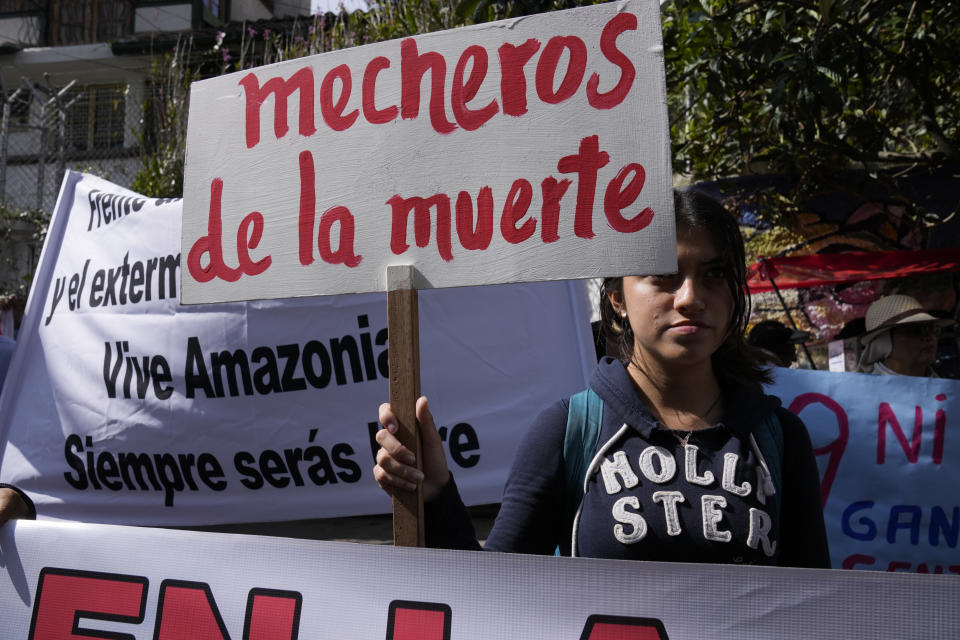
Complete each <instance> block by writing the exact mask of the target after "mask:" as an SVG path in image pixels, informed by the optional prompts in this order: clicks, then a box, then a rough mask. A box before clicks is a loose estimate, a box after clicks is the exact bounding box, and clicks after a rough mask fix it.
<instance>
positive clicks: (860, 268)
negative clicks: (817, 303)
mask: <svg viewBox="0 0 960 640" xmlns="http://www.w3.org/2000/svg"><path fill="white" fill-rule="evenodd" d="M951 271H960V248H953V247H951V248H945V249H918V250H915V251H850V252H846V253H826V254H815V255H809V256H783V257H779V258H761V259H760V260H758V261H757V262H755V263H753V264H752V265H750V267H749V268H748V269H747V288H748V289H749V290H750V293H761V292H763V291H773V289H774V286H773V282H771V278H772V279H773V281H774V282H776V286H777V288H779V289H791V288H796V287H816V286H821V285H837V284H845V283H849V282H859V281H861V280H881V279H885V278H904V277H907V276H917V275H924V274H931V273H943V272H951Z"/></svg>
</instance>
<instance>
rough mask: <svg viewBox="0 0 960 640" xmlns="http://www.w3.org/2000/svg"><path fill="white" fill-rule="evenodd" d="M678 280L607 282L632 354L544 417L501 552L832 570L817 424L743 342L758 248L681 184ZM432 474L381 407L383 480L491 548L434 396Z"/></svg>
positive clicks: (473, 545)
mask: <svg viewBox="0 0 960 640" xmlns="http://www.w3.org/2000/svg"><path fill="white" fill-rule="evenodd" d="M674 203H675V209H676V221H677V257H678V269H677V272H676V273H671V274H662V275H655V276H630V277H623V278H607V279H606V280H605V281H604V283H603V295H602V296H601V316H602V322H603V325H604V331H605V334H606V335H607V337H608V340H610V339H613V340H616V341H617V343H618V344H619V345H620V347H621V350H620V352H621V353H622V354H623V355H622V357H621V358H620V359H616V358H604V359H603V360H601V362H600V363H599V365H598V367H597V369H596V371H595V372H594V374H593V378H592V380H591V383H590V389H591V392H586V393H583V394H577V395H575V396H573V397H572V398H570V399H567V400H562V401H560V402H558V403H557V404H555V405H554V406H552V407H550V408H548V409H547V410H545V411H544V412H543V413H541V414H540V416H539V417H538V418H537V419H536V420H535V422H534V423H533V425H532V426H531V427H530V429H529V430H528V432H527V433H526V435H525V437H524V439H523V442H522V444H521V445H520V448H519V450H518V452H517V456H516V459H515V460H514V463H513V467H512V469H511V470H510V475H509V477H508V479H507V484H506V487H505V489H504V494H503V501H502V504H501V508H500V513H499V515H498V517H497V520H496V523H495V525H494V527H493V530H492V531H491V533H490V536H489V538H488V539H487V542H486V546H485V548H486V549H490V550H495V551H514V552H522V553H554V552H555V550H556V549H560V550H561V551H562V552H563V553H564V554H565V555H579V556H590V557H601V558H618V559H637V560H658V561H681V562H720V563H738V564H740V563H742V564H767V565H784V566H799V567H829V565H830V559H829V555H828V551H827V540H826V533H825V530H824V524H823V513H822V510H821V506H820V484H819V474H818V471H817V466H816V462H815V460H814V456H813V451H812V447H811V444H810V438H809V436H808V435H807V432H806V429H805V427H804V425H803V423H802V422H801V421H800V420H799V419H798V418H797V417H796V416H795V415H793V414H791V413H790V412H789V411H787V410H786V409H783V408H782V407H781V406H780V401H779V399H777V398H775V397H772V396H768V395H765V394H764V392H763V390H762V388H761V386H760V384H761V383H762V382H767V381H769V377H768V376H769V373H768V371H766V370H765V369H763V368H762V367H761V365H760V364H759V361H758V360H756V359H755V358H754V355H753V351H752V350H751V349H750V347H748V346H747V345H746V343H745V341H744V339H743V329H744V326H745V324H746V320H747V315H748V313H749V312H748V302H747V298H746V293H745V291H746V287H745V269H744V250H743V240H742V238H741V236H740V230H739V228H738V227H737V224H736V222H735V220H734V219H733V218H732V217H731V216H730V215H729V214H728V213H727V212H726V211H725V210H724V209H723V207H722V206H721V205H720V204H719V203H718V202H716V201H715V200H713V199H712V198H710V197H708V196H706V195H704V194H702V193H699V192H696V191H683V192H677V193H676V194H675V198H674ZM416 410H417V417H418V420H419V421H420V424H421V430H422V439H423V473H422V474H421V473H420V472H418V471H417V470H416V468H415V466H414V459H413V456H412V454H411V453H410V452H409V451H408V450H407V449H405V448H404V447H403V446H402V445H401V444H400V443H399V441H398V440H397V438H396V437H394V435H393V434H394V433H395V432H396V430H397V426H396V419H395V417H394V415H393V413H392V411H391V409H390V405H389V404H384V405H382V406H381V407H380V416H379V417H380V423H381V424H382V425H384V427H385V428H383V429H381V430H380V431H379V432H378V434H377V441H378V442H379V443H380V445H381V449H380V451H379V454H378V456H377V465H376V467H375V468H374V476H375V478H376V480H377V483H378V484H379V485H380V487H381V488H383V489H384V490H385V491H387V492H388V493H393V492H395V491H407V490H411V489H414V488H415V486H416V485H415V483H416V482H422V483H423V489H424V500H425V502H426V539H427V545H428V546H433V547H446V548H460V549H479V548H480V546H479V544H478V542H477V540H476V536H475V534H474V529H473V525H472V522H471V521H470V518H469V514H468V513H467V510H466V508H465V507H464V506H463V503H462V501H461V500H460V497H459V494H458V493H457V489H456V485H455V483H454V481H453V477H452V476H451V475H450V472H449V471H448V469H447V463H446V459H445V457H444V453H443V448H442V445H441V441H440V437H439V435H438V434H437V431H436V428H435V426H434V421H433V417H432V416H431V415H430V411H429V408H428V406H427V400H426V398H420V399H419V401H418V402H417V408H416Z"/></svg>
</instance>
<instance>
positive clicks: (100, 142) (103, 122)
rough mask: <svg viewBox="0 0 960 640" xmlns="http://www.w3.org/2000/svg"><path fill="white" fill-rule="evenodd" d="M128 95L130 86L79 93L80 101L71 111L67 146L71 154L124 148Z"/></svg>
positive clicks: (98, 87) (96, 87)
mask: <svg viewBox="0 0 960 640" xmlns="http://www.w3.org/2000/svg"><path fill="white" fill-rule="evenodd" d="M126 91H127V86H126V85H122V84H107V85H88V86H86V87H82V88H80V89H77V91H76V93H78V94H80V97H79V99H77V101H76V102H74V103H73V104H72V105H71V106H70V108H69V109H68V110H67V122H66V125H67V126H66V139H65V141H64V142H65V143H66V150H67V152H68V153H90V152H94V151H105V150H114V149H122V148H123V142H124V123H125V122H126ZM68 100H69V98H68Z"/></svg>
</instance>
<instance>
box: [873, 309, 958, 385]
mask: <svg viewBox="0 0 960 640" xmlns="http://www.w3.org/2000/svg"><path fill="white" fill-rule="evenodd" d="M865 321H866V330H867V332H866V333H865V334H863V336H861V338H860V343H861V344H862V345H863V346H864V350H863V353H862V354H861V356H860V364H859V366H858V371H862V372H864V373H874V374H878V375H901V376H927V377H937V374H936V372H934V370H933V368H932V367H933V363H934V362H936V360H937V336H938V335H939V334H940V330H941V329H942V328H943V327H947V326H950V325H952V324H954V321H953V320H947V319H944V318H937V317H936V316H933V315H931V314H930V313H928V312H927V311H926V310H925V309H924V308H923V307H922V306H921V305H920V303H919V302H917V300H916V299H915V298H911V297H910V296H904V295H892V296H886V297H883V298H880V299H878V300H876V301H875V302H874V303H873V304H871V305H870V307H869V308H868V309H867V315H866V318H865Z"/></svg>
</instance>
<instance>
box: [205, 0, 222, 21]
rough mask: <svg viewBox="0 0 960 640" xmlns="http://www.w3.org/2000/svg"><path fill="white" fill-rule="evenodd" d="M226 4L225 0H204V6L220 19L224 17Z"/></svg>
mask: <svg viewBox="0 0 960 640" xmlns="http://www.w3.org/2000/svg"><path fill="white" fill-rule="evenodd" d="M225 4H226V1H225V0H203V6H204V7H206V8H207V9H208V10H209V11H210V13H212V14H213V15H215V16H217V17H218V18H220V19H223V18H224V15H223V9H224V5H225Z"/></svg>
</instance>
